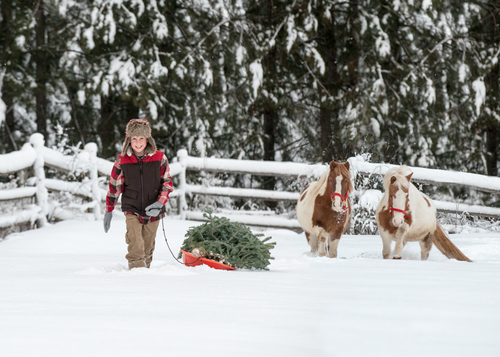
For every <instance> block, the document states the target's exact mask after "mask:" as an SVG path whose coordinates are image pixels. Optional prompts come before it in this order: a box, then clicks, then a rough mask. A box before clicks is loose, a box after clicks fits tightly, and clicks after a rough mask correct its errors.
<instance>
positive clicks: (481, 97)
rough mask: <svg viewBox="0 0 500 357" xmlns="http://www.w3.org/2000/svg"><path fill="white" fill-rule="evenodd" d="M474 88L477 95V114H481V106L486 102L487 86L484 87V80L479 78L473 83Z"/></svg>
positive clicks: (475, 102) (475, 100) (475, 101)
mask: <svg viewBox="0 0 500 357" xmlns="http://www.w3.org/2000/svg"><path fill="white" fill-rule="evenodd" d="M472 88H473V89H474V92H475V93H476V95H475V99H474V104H475V105H476V114H477V115H479V114H480V113H481V105H483V103H485V102H486V86H485V85H484V81H483V78H478V79H476V80H475V81H474V82H472Z"/></svg>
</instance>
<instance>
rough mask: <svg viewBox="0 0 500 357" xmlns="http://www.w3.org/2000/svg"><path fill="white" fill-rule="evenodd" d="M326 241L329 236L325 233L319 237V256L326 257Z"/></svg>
mask: <svg viewBox="0 0 500 357" xmlns="http://www.w3.org/2000/svg"><path fill="white" fill-rule="evenodd" d="M326 241H327V237H326V236H325V235H324V234H321V235H320V236H319V237H318V257H324V256H325V255H326Z"/></svg>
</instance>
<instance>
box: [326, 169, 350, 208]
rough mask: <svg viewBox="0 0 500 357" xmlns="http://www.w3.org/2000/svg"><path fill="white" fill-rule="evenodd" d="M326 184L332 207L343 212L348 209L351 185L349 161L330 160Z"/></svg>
mask: <svg viewBox="0 0 500 357" xmlns="http://www.w3.org/2000/svg"><path fill="white" fill-rule="evenodd" d="M327 185H328V188H329V190H330V197H331V199H332V209H333V210H334V211H337V212H345V211H347V210H348V209H349V198H348V196H349V193H350V192H352V190H353V187H352V183H351V173H350V172H349V162H336V161H332V162H330V172H329V173H328V178H327Z"/></svg>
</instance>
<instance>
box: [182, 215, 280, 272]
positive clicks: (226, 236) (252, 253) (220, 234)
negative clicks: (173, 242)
mask: <svg viewBox="0 0 500 357" xmlns="http://www.w3.org/2000/svg"><path fill="white" fill-rule="evenodd" d="M203 216H204V217H205V218H206V219H207V220H208V222H207V223H204V224H202V225H200V226H196V227H191V228H190V229H189V230H188V231H187V233H186V235H185V237H186V239H185V240H184V242H183V244H182V247H181V251H185V252H191V254H192V255H194V256H196V257H199V258H204V259H212V260H215V261H217V262H220V263H223V264H226V265H229V266H231V267H233V268H239V269H264V270H269V269H268V268H267V266H268V265H269V264H270V262H269V260H270V259H274V258H273V257H271V253H270V250H271V249H273V248H274V246H275V245H276V243H274V242H268V241H269V240H270V239H271V237H266V238H265V239H263V240H260V239H259V237H263V236H264V234H253V233H252V231H251V230H250V228H248V227H247V226H245V225H243V224H241V223H237V222H231V221H229V219H227V218H225V217H217V216H214V215H212V211H211V210H210V209H208V208H206V209H205V212H204V214H203ZM181 257H182V252H181V253H179V258H181Z"/></svg>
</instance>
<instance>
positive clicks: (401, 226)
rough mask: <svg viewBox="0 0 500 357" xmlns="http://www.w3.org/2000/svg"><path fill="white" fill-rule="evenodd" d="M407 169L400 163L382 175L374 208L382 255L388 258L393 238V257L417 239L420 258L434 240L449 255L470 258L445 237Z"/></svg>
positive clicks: (433, 207) (428, 203) (426, 199)
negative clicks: (377, 199)
mask: <svg viewBox="0 0 500 357" xmlns="http://www.w3.org/2000/svg"><path fill="white" fill-rule="evenodd" d="M409 172H410V170H409V168H408V167H406V166H400V167H396V168H392V169H390V170H389V171H387V173H386V174H385V176H384V190H385V192H384V196H383V197H382V200H381V201H380V203H379V205H378V207H377V211H376V218H377V224H378V229H379V233H380V236H381V237H382V242H383V248H382V255H383V257H384V259H388V258H389V255H390V253H391V242H392V241H395V242H396V245H395V247H394V253H393V259H401V251H402V250H403V247H404V245H405V244H406V242H415V241H418V242H419V243H420V250H421V253H420V256H421V259H422V260H427V258H428V257H429V252H430V250H431V248H432V243H434V245H435V246H436V247H437V248H438V249H439V250H440V251H441V253H443V254H444V255H445V256H447V257H448V258H455V259H457V260H463V261H467V262H470V261H471V260H470V259H469V258H467V257H466V256H465V255H464V254H463V253H462V252H461V251H460V249H458V248H457V247H456V246H455V245H454V244H453V243H452V242H451V241H450V239H449V238H448V237H447V235H446V233H445V232H444V231H443V229H442V228H441V226H440V224H439V223H438V222H437V219H436V207H435V206H434V203H433V202H432V201H431V199H430V198H429V197H428V196H427V195H425V194H423V193H422V192H420V191H419V190H418V189H417V188H416V187H415V186H414V185H413V184H412V183H411V182H410V180H411V177H412V175H413V173H409Z"/></svg>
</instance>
